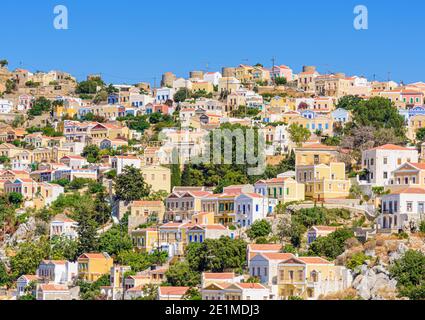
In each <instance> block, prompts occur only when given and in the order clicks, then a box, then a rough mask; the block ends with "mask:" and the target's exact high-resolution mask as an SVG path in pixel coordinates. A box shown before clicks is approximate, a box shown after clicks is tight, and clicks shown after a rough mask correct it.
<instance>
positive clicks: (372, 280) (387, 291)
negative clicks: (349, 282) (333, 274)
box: [353, 264, 397, 300]
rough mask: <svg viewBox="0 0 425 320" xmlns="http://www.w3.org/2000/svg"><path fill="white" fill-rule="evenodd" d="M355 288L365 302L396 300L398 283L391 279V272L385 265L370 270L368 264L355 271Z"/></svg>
mask: <svg viewBox="0 0 425 320" xmlns="http://www.w3.org/2000/svg"><path fill="white" fill-rule="evenodd" d="M354 275H355V278H354V281H353V288H354V289H356V290H357V294H358V295H359V296H360V297H361V298H362V299H364V300H388V299H395V298H396V295H397V281H396V280H395V279H391V277H390V274H389V271H388V270H387V269H386V268H385V267H384V266H383V265H377V266H374V267H372V268H370V267H369V266H368V265H367V264H364V265H362V266H360V267H357V268H356V269H355V270H354Z"/></svg>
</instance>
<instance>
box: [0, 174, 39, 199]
mask: <svg viewBox="0 0 425 320" xmlns="http://www.w3.org/2000/svg"><path fill="white" fill-rule="evenodd" d="M37 191H38V184H37V182H35V181H34V180H32V179H27V178H17V179H16V180H13V181H10V180H9V181H6V182H5V183H4V192H5V193H12V192H16V193H20V194H22V195H23V197H24V199H26V200H32V199H33V198H34V197H35V195H36V194H37Z"/></svg>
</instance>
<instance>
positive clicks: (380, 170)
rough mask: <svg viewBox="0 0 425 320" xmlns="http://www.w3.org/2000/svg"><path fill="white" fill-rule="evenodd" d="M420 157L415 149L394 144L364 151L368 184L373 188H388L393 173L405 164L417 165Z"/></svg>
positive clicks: (364, 164) (363, 162) (364, 166)
mask: <svg viewBox="0 0 425 320" xmlns="http://www.w3.org/2000/svg"><path fill="white" fill-rule="evenodd" d="M418 157H419V154H418V151H417V150H416V149H415V148H406V147H402V146H397V145H393V144H386V145H383V146H380V147H377V148H373V149H369V150H366V151H363V153H362V167H363V169H365V170H367V183H370V184H372V185H373V186H380V187H383V186H387V185H388V184H389V182H390V179H391V172H393V171H394V170H396V169H397V168H398V167H400V166H401V165H402V164H403V163H405V162H412V163H417V162H418Z"/></svg>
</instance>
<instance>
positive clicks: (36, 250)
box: [10, 239, 50, 280]
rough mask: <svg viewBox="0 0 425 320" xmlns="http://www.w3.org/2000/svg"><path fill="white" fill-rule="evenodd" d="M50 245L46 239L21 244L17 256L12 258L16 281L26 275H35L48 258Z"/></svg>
mask: <svg viewBox="0 0 425 320" xmlns="http://www.w3.org/2000/svg"><path fill="white" fill-rule="evenodd" d="M49 251H50V246H49V243H48V242H47V241H46V240H45V239H40V240H39V241H27V242H23V243H21V244H19V246H18V248H17V251H16V254H15V255H14V256H12V257H11V258H10V268H11V271H12V277H13V279H14V280H16V279H17V278H19V277H20V276H22V275H24V274H35V271H36V270H37V268H38V266H39V264H40V262H41V261H42V260H43V259H46V258H47V257H48V254H49Z"/></svg>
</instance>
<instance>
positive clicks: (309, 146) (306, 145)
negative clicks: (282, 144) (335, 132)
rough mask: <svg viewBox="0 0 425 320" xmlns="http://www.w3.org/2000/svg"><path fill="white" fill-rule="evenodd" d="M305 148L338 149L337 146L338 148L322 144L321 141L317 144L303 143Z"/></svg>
mask: <svg viewBox="0 0 425 320" xmlns="http://www.w3.org/2000/svg"><path fill="white" fill-rule="evenodd" d="M303 148H304V149H326V150H337V148H336V147H333V146H326V145H324V144H320V143H317V144H304V145H303Z"/></svg>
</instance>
